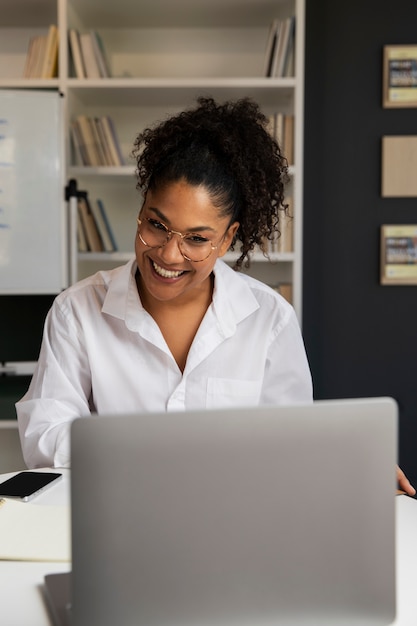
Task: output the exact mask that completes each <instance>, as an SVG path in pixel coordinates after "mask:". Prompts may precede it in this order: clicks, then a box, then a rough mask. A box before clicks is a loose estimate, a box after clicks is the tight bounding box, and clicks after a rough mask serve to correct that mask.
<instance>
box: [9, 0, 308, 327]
mask: <svg viewBox="0 0 417 626" xmlns="http://www.w3.org/2000/svg"><path fill="white" fill-rule="evenodd" d="M35 4H36V10H35ZM304 12H305V0H263V1H262V2H259V0H176V2H172V0H153V2H147V3H136V2H134V1H133V0H118V2H117V3H114V1H113V0H39V1H38V2H36V3H34V2H33V0H5V2H4V3H3V4H2V25H1V26H0V89H33V90H37V89H39V90H49V89H52V90H57V91H59V93H61V94H62V102H63V106H62V136H63V144H64V154H63V163H62V167H63V168H64V171H65V175H66V178H67V179H70V178H75V179H76V180H77V184H78V188H79V189H82V190H87V191H88V195H89V197H90V198H91V199H92V201H95V199H100V200H102V202H103V203H104V205H105V209H106V212H107V214H108V219H109V221H110V223H111V225H112V227H113V229H114V235H115V238H116V240H117V244H118V246H117V248H118V250H119V251H118V252H100V253H91V252H82V253H78V251H77V246H76V243H75V242H74V229H73V228H72V229H69V234H68V236H69V266H70V267H71V270H70V272H69V275H70V276H71V280H76V279H78V278H81V277H83V276H84V275H86V274H89V273H91V271H92V270H93V269H94V271H95V269H96V268H97V266H98V267H99V266H100V264H101V263H102V264H103V266H105V267H109V266H112V264H113V265H117V264H119V263H123V262H125V261H126V260H127V259H130V258H132V254H133V237H134V230H135V229H134V223H135V217H136V214H137V211H138V209H139V207H140V204H141V198H140V196H139V194H138V192H137V190H136V180H135V177H134V172H135V166H134V163H133V162H132V160H131V157H130V153H131V150H132V147H133V142H134V139H135V137H136V136H137V134H138V133H139V132H140V131H141V130H142V129H143V128H145V127H146V126H148V125H149V124H153V123H154V121H155V120H158V119H164V118H166V117H167V116H168V115H170V114H173V113H175V112H177V111H179V110H181V109H183V108H185V107H187V106H191V105H193V104H194V103H195V100H196V98H197V97H198V96H201V95H210V96H213V97H214V98H216V99H217V100H219V101H223V100H226V99H237V98H242V97H250V98H253V99H254V100H256V101H257V102H258V103H259V104H260V105H261V108H262V110H263V111H264V113H265V114H266V115H268V116H272V115H273V114H276V113H278V112H279V113H282V114H284V115H287V114H288V115H293V116H294V120H295V122H294V154H295V156H294V162H293V163H292V164H291V166H290V168H289V173H290V183H289V186H288V190H287V194H288V196H291V200H292V206H293V211H294V216H295V219H294V228H293V252H286V253H281V254H278V253H273V254H271V256H270V261H268V260H267V259H266V258H265V257H264V256H263V255H262V253H255V254H254V255H253V257H252V266H251V268H250V270H249V271H250V272H251V273H254V275H256V276H257V277H259V278H260V279H261V280H265V282H269V283H270V284H273V285H277V284H280V283H281V282H285V283H290V284H291V285H292V294H293V304H294V307H295V309H296V312H297V314H298V317H299V319H300V322H301V305H302V303H301V284H302V240H301V233H302V204H303V203H302V188H303V121H304V113H303V101H304V93H303V89H304ZM292 15H295V18H296V38H295V61H294V72H293V75H291V74H290V75H287V76H284V77H266V76H264V73H265V72H264V68H265V55H266V45H267V39H268V33H269V29H270V25H271V24H272V22H273V20H275V19H280V20H285V19H286V18H289V17H291V16H292ZM51 24H56V25H57V27H58V34H59V58H58V71H57V76H56V77H54V78H51V79H25V78H22V76H23V69H24V66H25V59H26V55H27V52H28V46H29V42H30V39H31V37H33V36H36V35H40V34H46V33H47V31H48V28H49V27H50V25H51ZM69 29H76V30H77V31H78V32H79V33H80V34H81V33H87V32H89V31H91V30H94V31H96V33H97V34H98V35H99V37H100V39H101V40H102V42H103V45H104V48H105V53H106V57H107V60H108V65H109V68H110V75H111V77H109V78H75V68H74V67H73V62H72V55H71V51H70V48H69V44H68V41H69V38H68V33H69ZM80 115H84V116H87V117H89V118H95V117H101V116H109V117H111V118H112V120H113V122H114V125H115V127H116V130H117V134H118V139H119V143H120V150H121V152H122V154H123V157H124V161H125V163H126V165H123V166H81V165H78V163H81V162H82V161H81V160H80V159H79V155H78V159H76V158H75V157H76V152H75V151H74V148H73V146H72V143H71V141H72V139H71V133H70V127H71V124H72V122H73V121H74V119H75V118H76V117H77V116H80ZM236 254H237V253H230V254H228V255H227V256H226V259H227V261H228V262H231V263H233V259H234V258H236ZM252 270H253V272H252Z"/></svg>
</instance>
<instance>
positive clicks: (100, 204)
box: [97, 199, 118, 251]
mask: <svg viewBox="0 0 417 626" xmlns="http://www.w3.org/2000/svg"><path fill="white" fill-rule="evenodd" d="M97 206H98V208H99V211H100V213H101V215H102V218H103V222H104V223H105V225H106V229H107V232H108V234H109V237H110V240H111V245H112V248H113V250H114V251H116V250H118V246H117V242H116V238H115V236H114V232H113V229H112V227H111V224H110V221H109V218H108V216H107V212H106V209H105V208H104V204H103V202H102V200H99V199H98V200H97Z"/></svg>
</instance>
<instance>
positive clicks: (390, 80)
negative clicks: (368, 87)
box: [382, 44, 417, 108]
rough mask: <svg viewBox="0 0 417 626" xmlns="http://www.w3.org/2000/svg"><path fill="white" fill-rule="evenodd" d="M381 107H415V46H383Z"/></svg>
mask: <svg viewBox="0 0 417 626" xmlns="http://www.w3.org/2000/svg"><path fill="white" fill-rule="evenodd" d="M382 83H383V96H382V106H383V107H385V108H389V107H409V108H412V107H417V44H416V45H410V46H402V45H395V46H384V53H383V75H382Z"/></svg>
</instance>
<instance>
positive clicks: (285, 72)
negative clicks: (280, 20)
mask: <svg viewBox="0 0 417 626" xmlns="http://www.w3.org/2000/svg"><path fill="white" fill-rule="evenodd" d="M290 20H291V22H290V25H289V33H288V39H287V42H286V46H285V50H284V53H283V56H284V59H283V67H282V74H281V76H294V73H295V72H294V69H295V68H294V60H295V57H294V46H295V15H293V16H292V17H291V18H290Z"/></svg>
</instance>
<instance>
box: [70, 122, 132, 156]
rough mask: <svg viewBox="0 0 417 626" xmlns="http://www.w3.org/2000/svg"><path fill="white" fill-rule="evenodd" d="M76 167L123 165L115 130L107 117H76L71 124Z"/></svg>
mask: <svg viewBox="0 0 417 626" xmlns="http://www.w3.org/2000/svg"><path fill="white" fill-rule="evenodd" d="M70 132H71V140H72V145H73V148H74V157H75V159H74V160H75V163H76V165H86V166H96V167H97V166H103V165H105V166H106V165H107V166H114V165H116V166H118V165H125V160H124V158H123V155H122V152H121V148H120V143H119V140H118V136H117V132H116V128H115V126H114V123H113V120H112V119H111V117H109V116H108V115H104V116H102V117H95V118H90V117H87V116H86V115H78V116H77V117H76V118H75V120H73V122H72V123H71V127H70Z"/></svg>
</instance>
